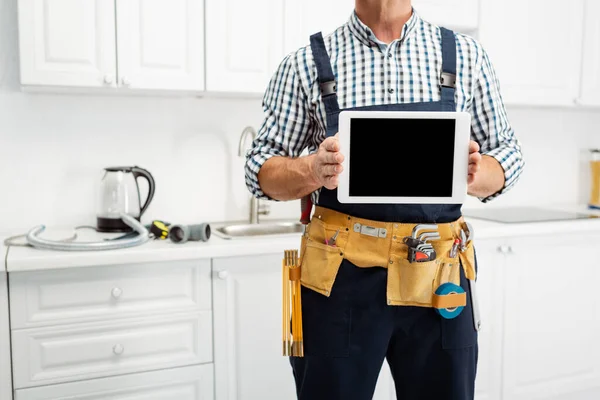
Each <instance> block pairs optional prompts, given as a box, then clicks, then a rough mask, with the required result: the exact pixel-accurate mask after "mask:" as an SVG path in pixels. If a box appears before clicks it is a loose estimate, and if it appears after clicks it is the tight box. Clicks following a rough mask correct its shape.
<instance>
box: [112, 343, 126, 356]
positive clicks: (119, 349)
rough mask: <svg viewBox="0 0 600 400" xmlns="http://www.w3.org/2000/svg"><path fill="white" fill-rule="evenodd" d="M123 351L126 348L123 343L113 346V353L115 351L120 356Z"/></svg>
mask: <svg viewBox="0 0 600 400" xmlns="http://www.w3.org/2000/svg"><path fill="white" fill-rule="evenodd" d="M123 351H125V348H124V347H123V345H122V344H115V345H114V346H113V353H115V355H117V356H120V355H121V354H123Z"/></svg>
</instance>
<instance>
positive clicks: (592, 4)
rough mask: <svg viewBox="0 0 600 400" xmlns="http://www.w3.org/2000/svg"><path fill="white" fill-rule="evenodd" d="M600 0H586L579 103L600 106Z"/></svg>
mask: <svg viewBox="0 0 600 400" xmlns="http://www.w3.org/2000/svg"><path fill="white" fill-rule="evenodd" d="M599 15H600V2H599V1H597V0H586V2H585V23H584V28H585V31H584V42H583V66H582V77H581V96H580V98H579V104H581V105H585V106H600V23H598V16H599Z"/></svg>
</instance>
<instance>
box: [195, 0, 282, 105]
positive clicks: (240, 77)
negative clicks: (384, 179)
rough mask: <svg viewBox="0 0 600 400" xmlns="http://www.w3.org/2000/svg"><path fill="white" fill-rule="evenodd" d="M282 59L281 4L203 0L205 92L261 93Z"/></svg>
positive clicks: (256, 0)
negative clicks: (204, 19) (204, 17)
mask: <svg viewBox="0 0 600 400" xmlns="http://www.w3.org/2000/svg"><path fill="white" fill-rule="evenodd" d="M283 56H284V51H283V1H281V0H253V1H248V0H206V89H207V90H208V91H215V92H234V93H243V92H246V93H263V92H264V91H265V89H266V88H267V85H268V83H269V80H270V78H271V76H272V75H273V73H274V72H275V70H276V68H277V66H278V65H279V63H280V62H281V60H282V59H283Z"/></svg>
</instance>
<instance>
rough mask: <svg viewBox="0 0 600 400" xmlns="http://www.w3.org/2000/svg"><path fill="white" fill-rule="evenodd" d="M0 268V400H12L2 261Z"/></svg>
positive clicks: (6, 287) (4, 278) (6, 297)
mask: <svg viewBox="0 0 600 400" xmlns="http://www.w3.org/2000/svg"><path fill="white" fill-rule="evenodd" d="M0 266H1V267H2V268H1V269H0V400H12V373H11V366H10V328H9V327H10V324H9V318H8V286H7V277H6V272H5V271H4V262H3V261H2V262H0Z"/></svg>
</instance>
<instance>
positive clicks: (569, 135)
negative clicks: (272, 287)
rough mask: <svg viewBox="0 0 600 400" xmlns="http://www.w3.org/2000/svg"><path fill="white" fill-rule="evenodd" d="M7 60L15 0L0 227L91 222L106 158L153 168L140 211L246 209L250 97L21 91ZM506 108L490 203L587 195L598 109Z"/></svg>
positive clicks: (12, 0) (2, 79)
mask: <svg viewBox="0 0 600 400" xmlns="http://www.w3.org/2000/svg"><path fill="white" fill-rule="evenodd" d="M17 59H18V51H17V29H16V0H0V159H1V160H2V163H3V166H2V168H0V185H1V187H2V189H3V195H2V200H1V203H0V213H1V217H2V227H1V228H0V231H2V232H6V233H18V232H21V231H23V230H25V229H27V228H30V227H32V226H34V225H37V224H40V223H45V224H47V225H60V226H75V225H81V224H89V223H94V220H95V219H94V218H95V200H96V190H97V186H98V183H99V180H100V178H101V172H102V168H103V167H106V166H111V165H134V164H135V165H139V166H142V167H144V168H147V169H148V170H150V171H151V172H152V174H153V175H154V176H155V179H156V181H157V192H156V196H155V199H154V202H153V203H152V205H151V206H150V208H149V210H148V213H147V214H146V216H147V218H146V219H145V220H146V221H147V220H149V219H150V218H158V219H163V220H167V221H171V222H180V223H191V222H203V221H217V220H240V219H246V218H247V216H248V207H249V203H248V199H249V197H248V196H249V194H248V192H247V191H246V188H245V185H244V175H243V164H244V162H243V159H241V158H239V157H238V156H237V146H238V139H239V135H240V133H241V132H242V130H243V128H244V127H245V126H247V125H252V126H254V127H255V128H258V126H259V125H260V123H261V119H262V110H261V102H260V99H258V98H253V99H248V98H247V99H234V98H212V97H208V98H174V97H158V96H143V97H142V96H127V97H126V96H105V95H75V94H65V95H54V94H52V95H51V94H31V93H22V92H21V90H20V87H19V84H18V61H17ZM509 117H510V119H511V122H512V124H513V125H514V127H515V129H516V131H517V135H518V137H519V138H520V139H521V141H522V143H523V147H524V154H525V157H526V162H527V165H526V171H525V174H524V176H523V178H522V180H521V182H520V183H519V184H518V186H517V187H516V188H515V189H514V190H512V191H511V192H510V193H509V194H507V195H506V196H503V197H501V198H499V199H498V200H495V201H494V202H492V203H490V206H502V205H514V204H551V203H575V202H584V201H586V199H587V184H588V175H587V174H588V171H587V164H586V163H585V159H584V157H585V156H586V154H585V152H584V150H585V149H587V148H588V147H591V146H595V147H600V143H599V140H600V139H599V138H600V132H599V131H598V126H600V111H575V110H573V111H569V110H550V109H522V108H519V109H509ZM400 179H401V178H400V175H399V177H398V182H397V183H398V184H402V182H400ZM468 206H471V207H478V206H481V205H480V204H479V203H478V202H477V200H474V199H470V200H469V202H468ZM298 208H299V207H298V204H297V202H291V203H277V204H272V208H271V209H272V214H271V216H269V218H295V217H297V215H298V213H297V211H298Z"/></svg>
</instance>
